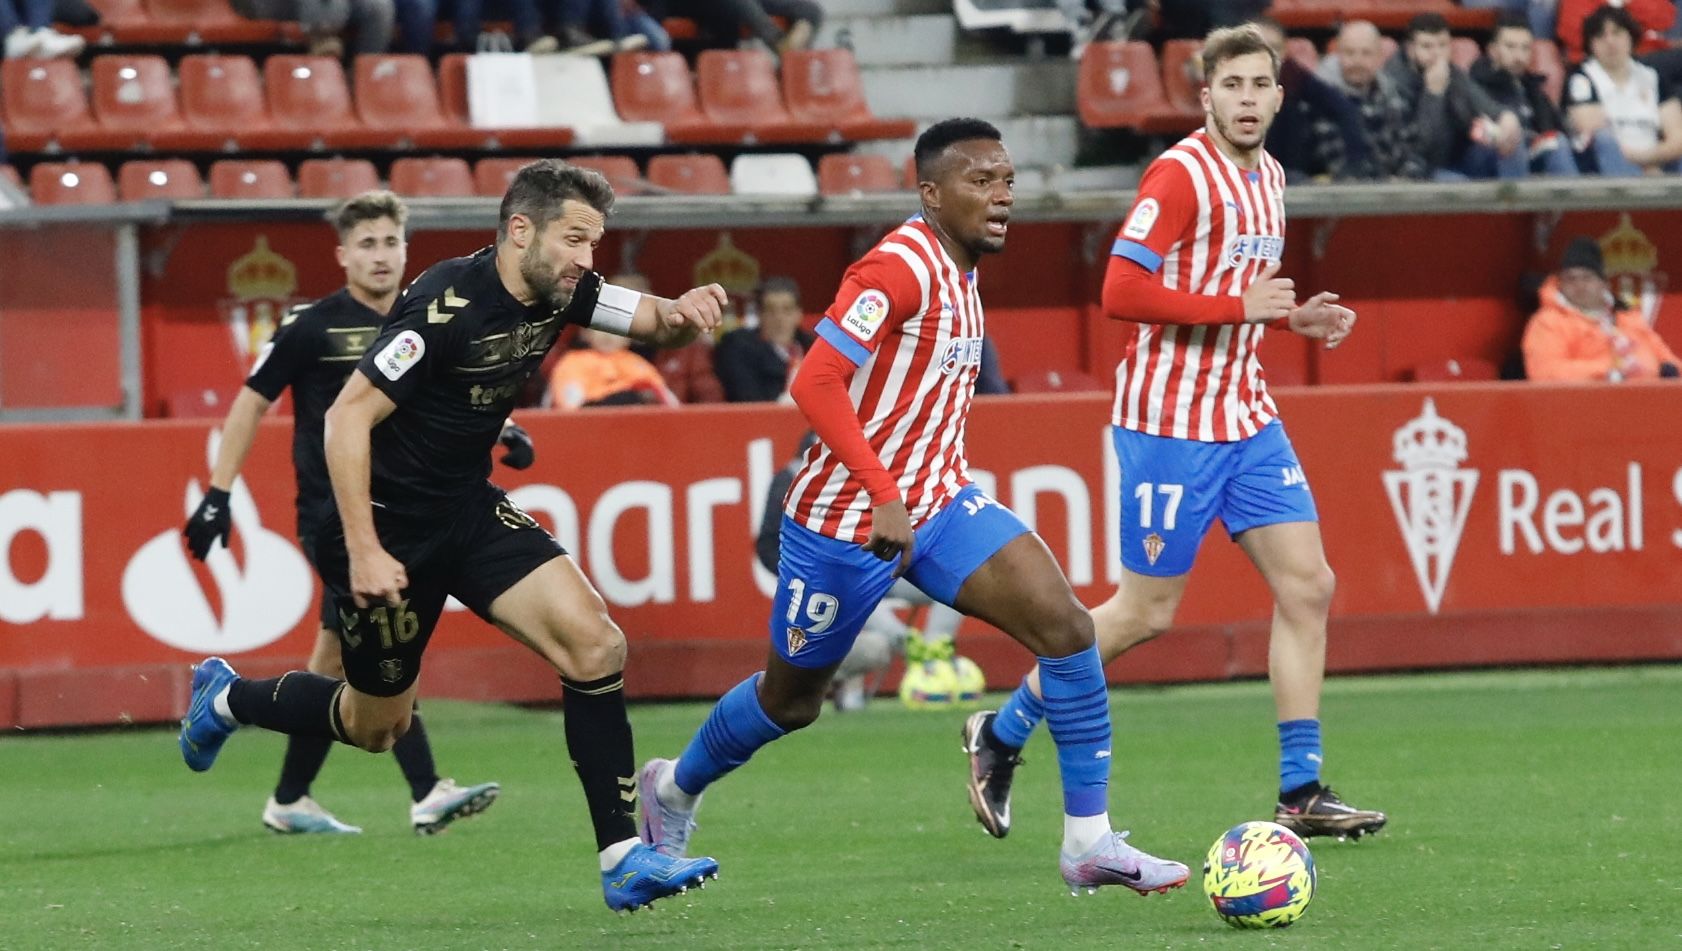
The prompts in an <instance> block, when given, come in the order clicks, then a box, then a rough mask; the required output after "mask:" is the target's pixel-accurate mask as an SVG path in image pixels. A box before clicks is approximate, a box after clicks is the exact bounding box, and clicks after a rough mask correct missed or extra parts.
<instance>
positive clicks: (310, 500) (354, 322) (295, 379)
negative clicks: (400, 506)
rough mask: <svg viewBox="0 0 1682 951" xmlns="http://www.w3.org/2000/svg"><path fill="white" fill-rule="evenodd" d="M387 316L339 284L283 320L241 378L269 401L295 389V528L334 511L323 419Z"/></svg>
mask: <svg viewBox="0 0 1682 951" xmlns="http://www.w3.org/2000/svg"><path fill="white" fill-rule="evenodd" d="M384 322H385V317H384V316H383V315H381V314H380V313H379V312H378V311H376V310H374V309H373V308H371V307H369V306H367V305H366V304H363V303H362V302H361V301H358V300H357V299H356V298H354V297H352V296H351V295H350V291H349V290H348V289H341V290H339V291H337V292H336V293H333V294H329V295H328V296H326V297H323V298H322V299H321V300H318V301H316V302H315V303H313V304H310V305H308V306H305V307H300V308H298V309H297V310H294V311H292V312H291V313H289V314H287V315H286V316H285V317H283V318H281V321H280V327H279V328H277V329H276V330H275V333H274V336H273V337H272V338H270V339H269V342H268V343H266V344H264V345H263V349H262V351H261V352H260V353H259V354H258V355H257V362H256V364H255V365H254V366H252V368H251V375H250V376H249V377H247V378H246V381H245V385H246V386H248V387H250V388H251V389H252V390H254V391H255V392H256V393H257V394H258V395H259V396H261V397H263V398H264V399H266V400H269V401H270V402H273V401H274V400H276V399H279V398H280V394H281V392H282V391H283V390H285V389H286V388H287V387H289V386H290V387H291V388H292V403H293V407H292V414H293V420H292V465H293V467H294V468H295V469H296V470H297V475H298V530H299V531H301V532H304V533H306V534H309V533H310V531H311V530H312V529H313V527H314V526H317V525H319V524H321V522H322V520H324V519H325V518H327V517H328V516H329V515H331V514H332V513H333V485H332V483H331V482H329V481H328V478H327V456H326V452H325V449H324V448H323V446H322V438H323V430H324V427H323V424H322V420H323V418H324V417H325V416H326V415H327V407H329V406H332V405H333V400H334V399H336V398H337V397H338V395H339V390H341V389H343V388H344V385H345V380H346V379H348V378H349V377H350V374H351V371H352V370H354V369H356V363H357V361H358V360H361V359H362V354H363V353H364V352H365V351H366V350H367V349H368V347H369V345H371V344H372V343H373V342H374V338H375V337H377V336H379V332H380V324H382V323H384Z"/></svg>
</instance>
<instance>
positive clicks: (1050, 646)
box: [1031, 598, 1096, 657]
mask: <svg viewBox="0 0 1682 951" xmlns="http://www.w3.org/2000/svg"><path fill="white" fill-rule="evenodd" d="M1034 616H1035V621H1034V625H1033V627H1034V630H1033V631H1032V634H1031V636H1032V638H1033V640H1034V641H1035V642H1037V643H1038V644H1039V645H1040V647H1038V648H1035V649H1036V650H1038V651H1039V652H1040V655H1041V656H1042V657H1067V656H1069V655H1070V654H1078V653H1080V652H1081V651H1083V650H1086V649H1087V648H1088V647H1091V646H1092V645H1093V643H1094V642H1095V640H1096V634H1095V633H1094V629H1093V626H1092V615H1091V614H1089V613H1087V610H1086V608H1085V607H1084V606H1083V605H1082V604H1081V603H1080V602H1079V601H1076V600H1074V599H1073V598H1069V599H1067V601H1066V602H1065V600H1064V599H1058V600H1057V601H1056V602H1053V603H1051V604H1047V605H1043V606H1041V607H1040V609H1039V610H1037V611H1035V612H1034Z"/></svg>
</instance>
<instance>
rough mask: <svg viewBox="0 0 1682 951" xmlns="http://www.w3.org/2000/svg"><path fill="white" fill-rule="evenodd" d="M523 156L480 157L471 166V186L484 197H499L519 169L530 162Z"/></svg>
mask: <svg viewBox="0 0 1682 951" xmlns="http://www.w3.org/2000/svg"><path fill="white" fill-rule="evenodd" d="M532 161H533V160H532V159H524V158H487V159H480V160H479V162H478V164H476V165H474V166H473V188H474V191H476V192H477V193H478V194H479V195H481V196H483V197H485V198H501V197H502V196H503V194H504V193H505V192H507V191H508V186H509V184H510V183H512V182H513V181H514V176H515V175H516V174H518V173H519V171H520V169H522V168H525V167H526V166H527V165H530V164H531V163H532Z"/></svg>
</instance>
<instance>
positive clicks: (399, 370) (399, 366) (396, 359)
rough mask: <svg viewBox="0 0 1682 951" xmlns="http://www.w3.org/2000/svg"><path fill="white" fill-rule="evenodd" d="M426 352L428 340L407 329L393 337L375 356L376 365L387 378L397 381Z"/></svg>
mask: <svg viewBox="0 0 1682 951" xmlns="http://www.w3.org/2000/svg"><path fill="white" fill-rule="evenodd" d="M425 353H426V341H425V340H422V339H421V335H420V334H418V333H415V332H414V331H413V330H405V331H403V332H402V333H400V334H398V335H397V336H395V337H393V338H391V342H390V343H388V344H386V345H385V349H384V350H381V351H380V353H379V355H378V356H376V357H375V358H374V365H375V366H377V367H379V368H380V373H382V374H384V375H385V378H386V379H388V380H392V381H396V380H397V379H398V378H399V377H401V376H402V375H403V374H405V373H408V372H409V368H410V367H412V366H414V365H415V364H417V363H419V362H420V358H421V356H422V355H424V354H425Z"/></svg>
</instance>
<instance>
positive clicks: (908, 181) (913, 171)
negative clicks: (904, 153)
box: [902, 155, 918, 192]
mask: <svg viewBox="0 0 1682 951" xmlns="http://www.w3.org/2000/svg"><path fill="white" fill-rule="evenodd" d="M902 182H903V183H904V185H905V190H906V191H908V192H914V191H916V190H917V184H918V183H917V156H915V155H912V156H908V157H907V158H906V160H905V178H904V179H902Z"/></svg>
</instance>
